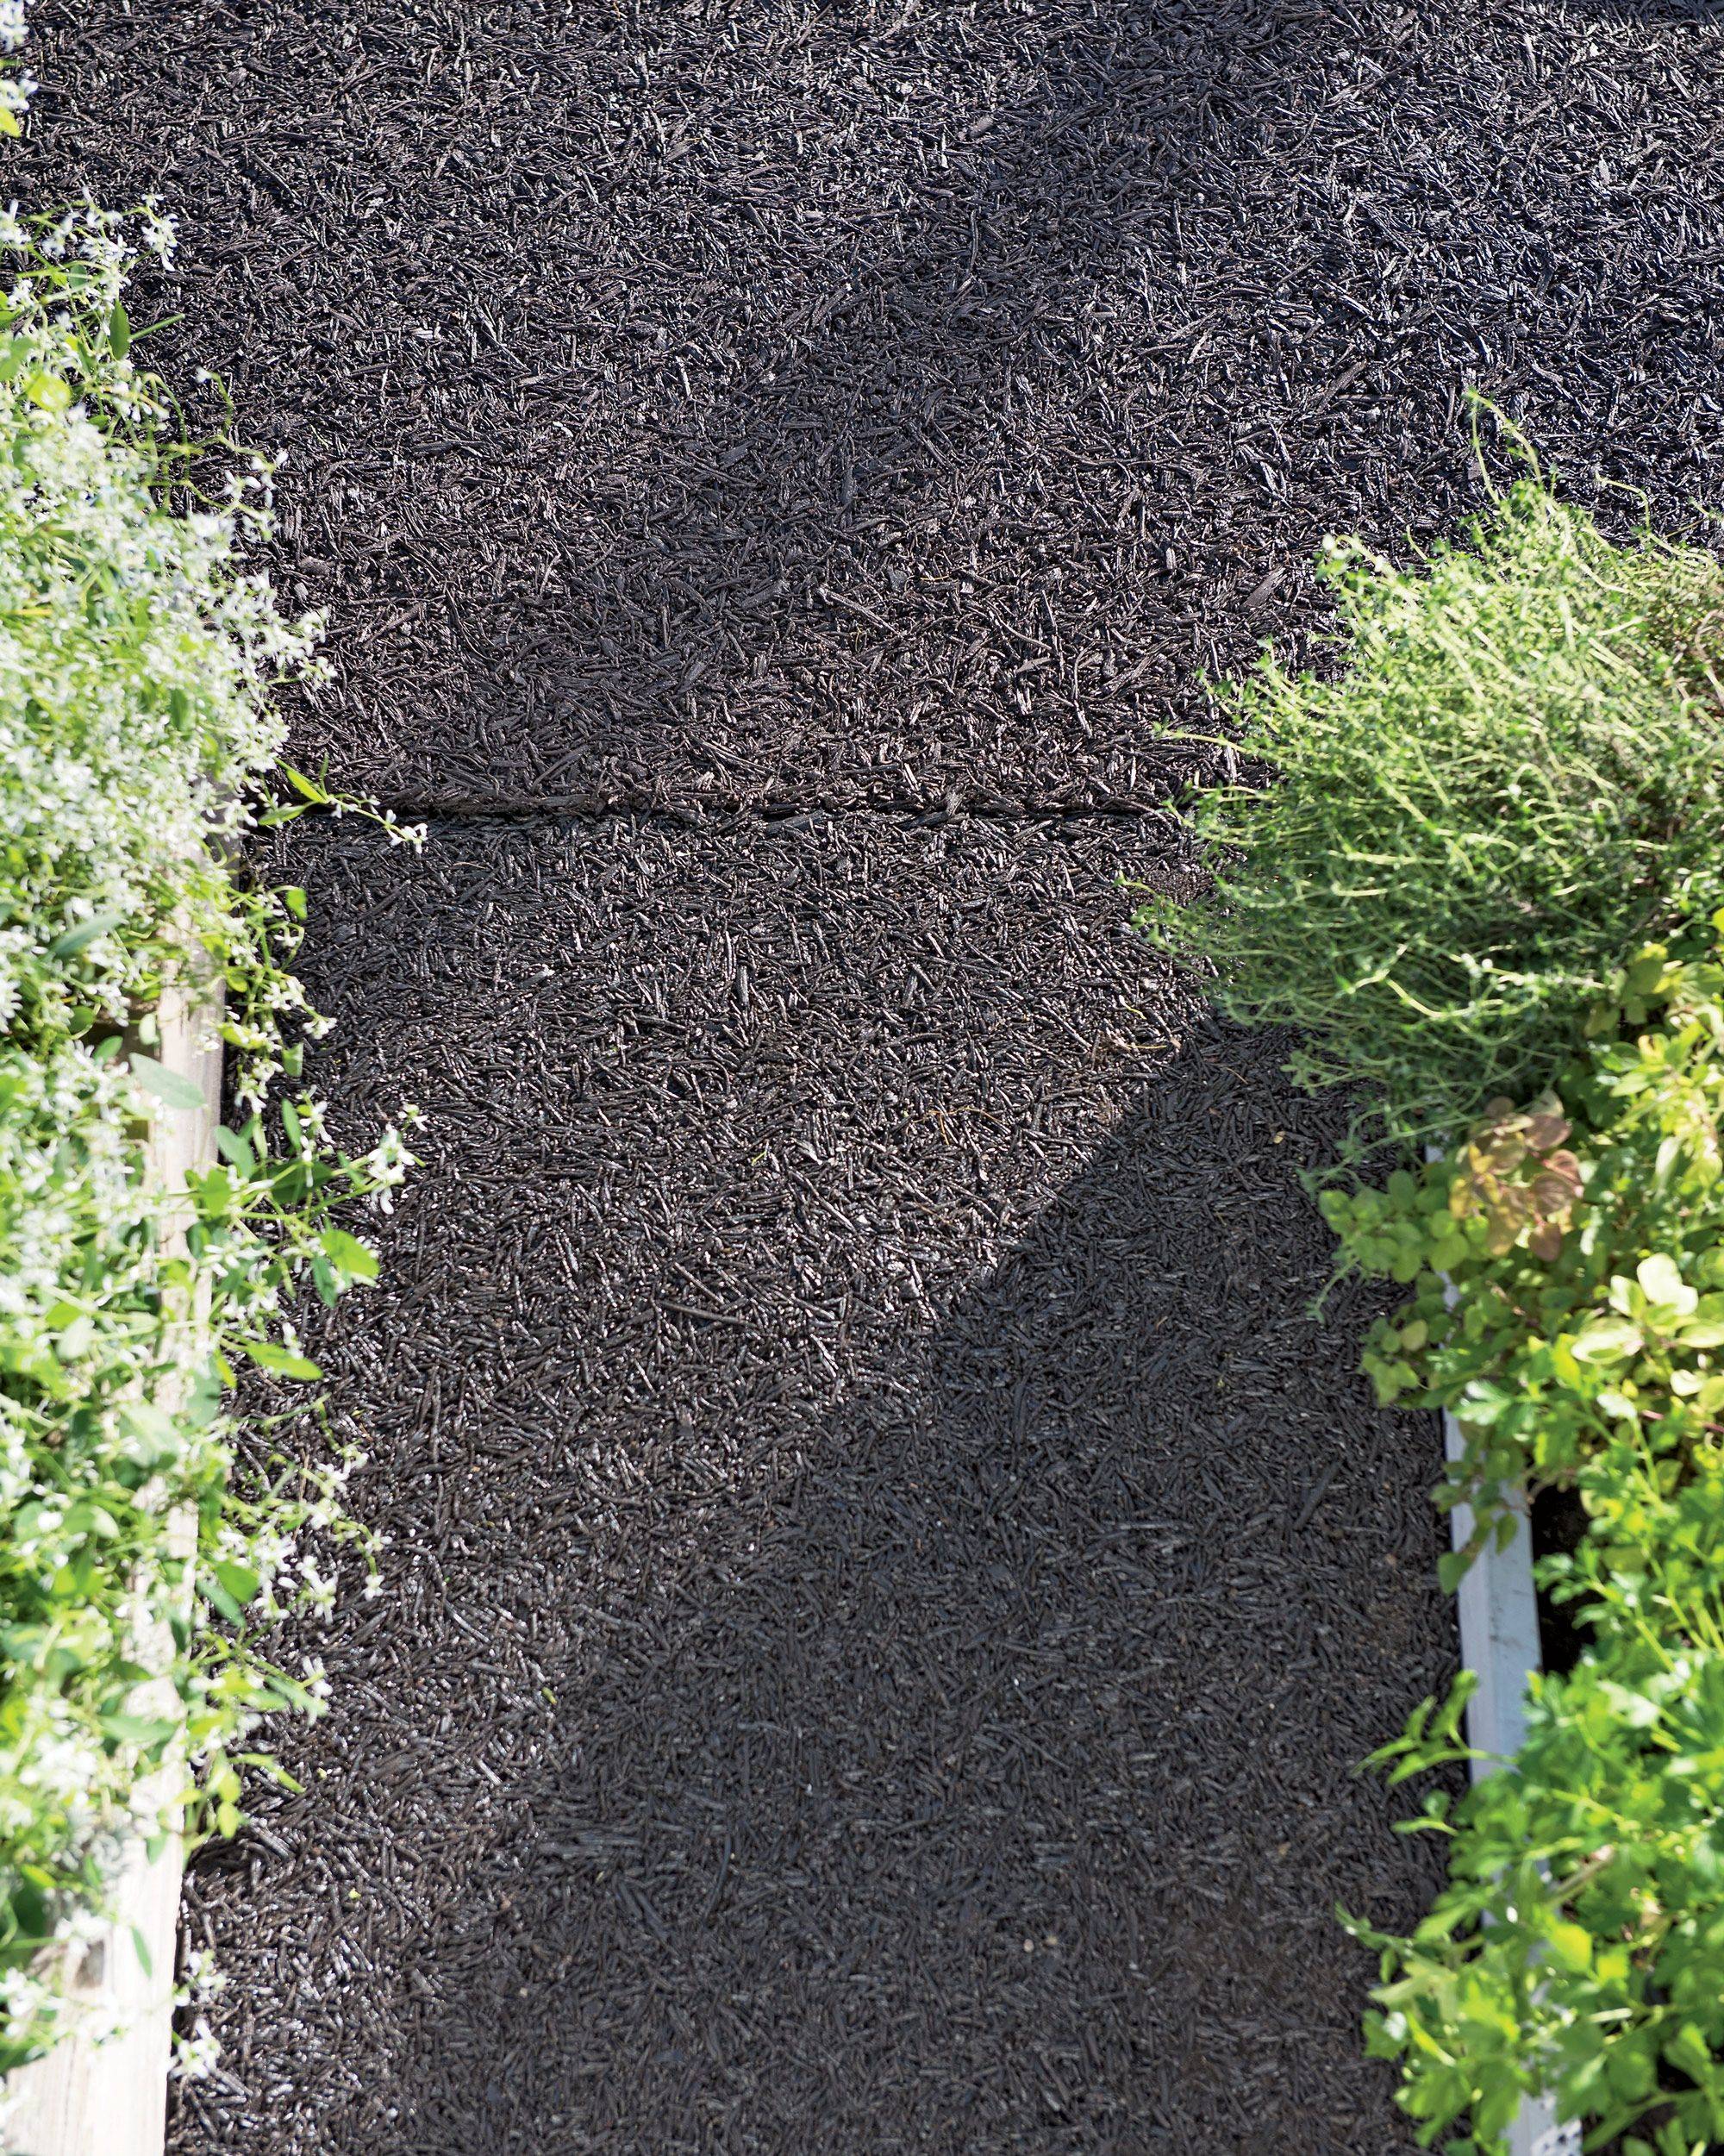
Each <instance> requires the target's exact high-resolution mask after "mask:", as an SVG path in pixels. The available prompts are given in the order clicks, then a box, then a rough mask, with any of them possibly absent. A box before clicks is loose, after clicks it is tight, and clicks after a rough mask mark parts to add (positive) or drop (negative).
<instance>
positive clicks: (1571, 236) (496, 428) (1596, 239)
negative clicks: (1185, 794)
mask: <svg viewBox="0 0 1724 2156" xmlns="http://www.w3.org/2000/svg"><path fill="white" fill-rule="evenodd" d="M42 14H43V16H44V18H45V24H46V27H47V28H49V29H50V30H52V28H53V23H54V22H56V21H58V22H59V23H60V24H61V25H62V26H63V27H62V28H60V30H59V34H58V37H57V38H55V37H53V36H51V37H50V39H49V41H48V42H47V47H46V49H45V52H44V54H43V56H42V57H41V59H40V61H39V72H41V74H42V75H43V77H44V78H45V87H44V90H43V92H42V96H41V100H40V102H39V104H38V112H39V115H40V119H39V122H38V125H37V128H36V129H35V131H34V133H35V141H36V142H37V143H38V144H39V145H40V146H41V147H40V149H39V150H38V152H37V153H36V158H35V163H34V169H33V168H32V166H31V165H30V163H29V162H28V161H27V163H26V166H25V168H24V169H25V172H26V174H27V177H28V178H29V179H30V180H31V181H32V183H33V184H40V185H41V186H42V187H44V188H46V189H48V190H50V191H63V190H64V189H66V187H68V186H70V185H74V184H79V183H81V182H88V183H89V184H91V185H93V186H94V187H95V189H96V191H97V192H98V193H99V194H100V195H101V196H103V197H104V198H105V199H107V200H109V201H121V200H124V199H127V198H128V197H132V196H134V195H136V194H138V193H141V192H142V191H144V190H145V189H147V188H149V187H157V188H159V189H160V190H161V191H162V192H163V193H164V195H165V196H166V198H167V199H168V200H169V202H170V203H172V206H173V207H174V209H176V210H177V211H178V213H179V214H180V215H181V216H183V218H184V229H185V236H186V246H185V250H184V265H185V273H184V278H183V280H182V291H181V292H180V294H179V296H178V300H177V301H176V303H181V304H184V306H185V307H186V309H187V310H188V314H189V316H190V320H189V323H188V326H187V327H186V328H184V330H183V331H181V332H177V333H176V336H177V338H178V348H179V350H180V352H181V353H182V354H183V356H184V359H185V360H186V361H187V362H190V361H192V360H197V361H201V362H203V363H206V364H208V365H209V366H214V367H215V368H217V369H219V370H221V371H222V372H224V373H226V374H227V375H228V376H229V378H231V379H232V381H233V384H234V391H235V395H236V398H237V402H238V405H239V409H240V413H241V415H242V418H243V422H244V425H245V427H246V428H247V431H248V433H249V434H252V435H253V436H255V437H256V438H258V439H259V440H260V441H262V442H264V443H265V445H267V446H269V447H275V448H280V449H282V450H284V451H285V452H286V453H288V455H289V459H290V461H289V464H288V466H287V470H286V472H285V474H284V508H285V519H284V533H283V541H282V547H281V550H280V551H281V565H282V567H283V569H284V572H285V574H286V578H287V581H288V584H289V588H290V589H291V590H297V591H303V593H304V594H305V595H306V597H309V598H310V599H312V600H315V601H319V602H327V603H329V604H330V605H331V606H332V609H333V614H334V622H333V632H334V645H333V648H334V654H335V656H336V658H337V659H338V660H339V662H340V667H341V672H340V680H339V682H338V683H337V684H336V685H335V687H334V690H333V691H331V692H330V694H329V695H328V697H326V698H324V699H323V701H322V705H321V707H320V709H319V710H318V711H317V712H316V713H315V715H309V716H307V718H306V720H305V722H304V725H303V746H304V751H305V753H309V754H313V755H322V754H323V753H328V754H329V755H331V756H332V758H333V759H334V762H335V763H336V765H337V766H338V767H339V768H340V770H342V771H343V772H345V773H346V774H347V776H348V778H350V779H353V780H354V781H356V782H364V783H366V784H372V785H373V786H375V787H377V788H378V789H380V790H381V791H383V792H384V793H386V794H390V795H394V796H400V797H412V798H415V799H418V798H422V797H432V798H435V799H438V800H441V801H443V802H445V803H453V802H457V801H459V800H462V799H465V798H469V797H475V796H479V797H499V796H501V797H522V796H529V795H534V794H542V793H545V792H547V791H548V792H551V793H553V794H554V795H556V796H557V797H559V798H562V799H565V800H567V801H568V802H570V803H582V802H584V803H603V802H608V801H626V802H633V803H639V802H641V801H645V800H651V799H659V798H664V799H671V800H678V801H681V800H690V799H693V800H699V799H710V800H721V799H725V798H735V799H739V800H748V801H754V800H784V801H790V802H795V803H798V804H800V805H807V803H809V801H812V800H814V799H820V800H823V801H828V802H846V801H864V800H865V801H871V802H876V803H881V802H884V801H888V800H895V799H896V800H911V801H915V802H925V803H939V802H940V801H942V800H944V799H945V798H946V797H947V796H948V795H956V796H958V797H960V798H963V799H966V800H970V801H971V802H975V801H996V802H1012V801H1018V800H1022V799H1025V798H1028V799H1032V800H1035V801H1039V802H1047V801H1053V800H1067V799H1083V800H1098V799H1112V798H1118V799H1127V800H1143V799H1152V798H1157V797H1160V796H1161V795H1162V794H1163V793H1164V792H1165V789H1166V787H1167V786H1168V784H1170V783H1171V781H1172V780H1173V778H1175V777H1176V776H1177V772H1179V771H1180V770H1181V769H1182V768H1183V767H1184V765H1185V764H1187V763H1189V761H1190V752H1189V751H1177V750H1174V749H1171V748H1170V747H1168V745H1167V744H1166V742H1165V738H1164V737H1165V734H1166V732H1167V729H1168V728H1169V725H1170V722H1176V721H1186V720H1191V719H1201V717H1202V703H1201V699H1200V697H1198V695H1197V691H1196V682H1197V677H1198V675H1199V673H1200V672H1201V671H1202V669H1203V668H1204V667H1206V666H1208V667H1214V666H1221V665H1226V664H1231V663H1234V662H1235V661H1237V660H1238V659H1240V658H1241V657H1242V656H1244V655H1246V654H1247V653H1249V651H1250V650H1251V648H1252V646H1253V645H1254V643H1255V641H1256V640H1257V639H1258V637H1259V635H1260V634H1262V633H1263V632H1264V631H1265V630H1269V629H1275V630H1284V629H1286V628H1289V627H1290V626H1292V625H1295V624H1296V623H1298V622H1302V621H1303V620H1305V619H1306V618H1307V617H1308V616H1309V610H1310V609H1309V577H1308V575H1307V572H1306V569H1305V566H1304V565H1305V564H1306V563H1307V561H1308V560H1309V556H1310V554H1311V552H1312V549H1313V547H1314V546H1315V542H1316V541H1317V540H1318V538H1319V537H1320V536H1321V534H1322V533H1323V532H1325V531H1326V530H1328V529H1330V528H1334V527H1335V526H1337V525H1340V526H1352V527H1358V528H1363V529H1365V530H1366V531H1368V532H1370V533H1371V534H1375V535H1379V536H1382V537H1384V538H1389V539H1393V538H1395V537H1396V535H1397V534H1402V533H1403V532H1404V531H1405V530H1406V529H1407V528H1409V526H1411V527H1413V528H1416V529H1418V530H1419V531H1421V532H1423V533H1429V532H1431V531H1434V530H1435V529H1437V528H1440V527H1441V526H1443V525H1444V524H1446V523H1447V522H1449V521H1450V520H1452V517H1453V516H1454V514H1455V513H1456V511H1457V509H1459V508H1460V507H1462V506H1465V503H1466V502H1467V501H1468V500H1469V499H1470V498H1471V491H1470V488H1469V485H1468V483H1467V480H1466V477H1465V472H1466V459H1467V444H1466V429H1465V422H1464V417H1463V416H1462V412H1461V409H1460V403H1459V399H1460V396H1461V392H1462V391H1463V389H1464V387H1465V385H1466V384H1469V383H1473V384H1477V385H1478V386H1479V387H1481V388H1482V389H1483V390H1484V391H1485V392H1486V393H1487V394H1488V395H1490V397H1494V398H1496V399H1497V400H1499V401H1500V402H1501V403H1502V405H1503V406H1504V408H1505V409H1507V410H1508V411H1509V412H1510V413H1512V414H1515V415H1518V416H1520V417H1521V419H1522V420H1523V421H1524V422H1525V424H1526V426H1527V428H1528V430H1529V432H1530V434H1531V436H1532V438H1533V441H1535V442H1536V444H1537V445H1538V447H1540V450H1541V451H1543V452H1545V453H1547V454H1550V455H1552V456H1556V457H1558V458H1559V459H1565V460H1567V462H1569V463H1570V464H1571V465H1572V466H1574V467H1575V471H1576V476H1577V479H1578V480H1580V481H1583V482H1584V481H1586V480H1587V479H1588V477H1589V475H1590V472H1591V471H1592V469H1593V467H1594V466H1599V467H1601V468H1602V470H1603V471H1604V472H1606V473H1607V474H1608V475H1610V476H1612V477H1614V478H1617V479H1621V480H1624V481H1627V482H1628V483H1629V484H1633V485H1636V486H1641V487H1646V488H1649V489H1650V490H1651V491H1652V496H1653V498H1654V501H1655V503H1657V504H1658V506H1659V507H1660V508H1661V509H1665V510H1667V511H1670V512H1672V513H1675V514H1686V513H1687V509H1688V505H1689V504H1690V502H1691V500H1692V499H1694V498H1695V497H1700V498H1710V499H1716V498H1717V497H1718V496H1719V494H1720V491H1721V490H1720V488H1719V486H1718V484H1717V483H1716V480H1715V476H1714V474H1715V459H1716V456H1717V452H1718V447H1719V441H1720V427H1721V420H1720V411H1719V399H1718V381H1719V373H1720V328H1719V314H1718V309H1717V308H1716V305H1715V299H1716V290H1717V278H1718V266H1719V263H1720V261H1721V260H1724V252H1721V250H1724V216H1721V203H1724V184H1721V157H1724V149H1721V138H1720V135H1719V132H1718V128H1717V116H1718V110H1719V101H1720V94H1721V86H1724V59H1721V45H1720V35H1721V33H1720V30H1719V27H1718V25H1717V24H1716V22H1708V20H1707V11H1706V10H1705V9H1697V10H1696V9H1683V8H1680V7H1676V6H1672V5H1670V4H1666V3H1665V0H1643V3H1642V4H1634V5H1616V4H1614V0H1495V3H1494V4H1484V3H1483V0H1434V4H1432V3H1427V0H1421V4H1417V5H1406V4H1402V0H1154V3H1153V4H1132V3H1131V0H983V3H982V4H979V5H978V4H973V0H964V3H963V4H959V3H958V0H940V3H939V4H922V3H921V0H906V3H905V4H903V5H894V6H892V7H888V8H881V7H877V6H875V5H873V4H871V0H869V3H865V0H847V3H846V4H832V5H815V4H804V5H797V6H794V7H784V6H782V5H779V4H776V0H627V4H623V3H622V0H614V3H613V4H609V5H606V4H601V3H600V0H484V4H482V5H479V4H474V0H335V3H334V4H330V0H267V3H266V4H246V5H243V6H241V5H230V4H222V0H88V4H84V5H80V6H79V7H78V9H77V10H76V11H75V19H73V14H72V10H70V9H66V8H65V7H45V8H44V9H43V10H42ZM188 371H189V370H188Z"/></svg>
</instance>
